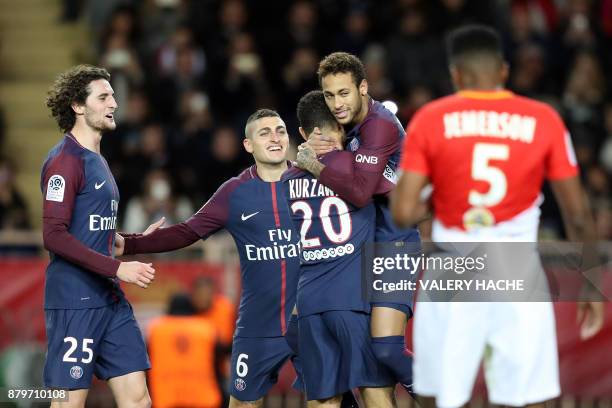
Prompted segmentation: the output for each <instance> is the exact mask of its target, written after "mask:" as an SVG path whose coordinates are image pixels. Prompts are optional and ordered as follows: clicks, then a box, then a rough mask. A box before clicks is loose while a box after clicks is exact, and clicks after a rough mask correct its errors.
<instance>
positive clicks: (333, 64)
mask: <svg viewBox="0 0 612 408" xmlns="http://www.w3.org/2000/svg"><path fill="white" fill-rule="evenodd" d="M318 75H319V83H320V84H321V88H322V90H323V94H324V96H325V102H326V104H327V106H328V108H329V110H330V111H331V113H332V114H333V115H334V117H335V118H336V120H337V122H338V123H339V124H340V125H342V126H343V127H344V128H345V129H346V130H347V137H346V149H347V150H348V151H349V152H350V153H351V154H350V157H349V156H348V155H347V156H346V160H348V161H349V162H345V161H336V160H334V161H329V162H327V163H325V164H323V163H321V162H319V161H318V160H317V157H316V155H317V154H323V153H326V152H329V151H330V150H332V149H334V148H335V143H336V142H335V141H334V140H332V138H331V137H329V136H328V135H326V134H325V133H321V132H315V133H314V134H313V135H312V136H311V137H310V139H309V141H308V143H304V144H303V145H302V146H300V147H299V153H298V158H297V164H298V167H300V168H303V169H305V170H307V171H309V172H310V173H312V174H313V175H314V176H315V177H316V178H317V179H318V180H319V181H320V182H321V183H322V184H324V185H325V186H327V187H329V188H331V189H332V190H333V191H335V192H336V193H337V194H338V195H339V196H340V197H341V198H342V199H344V200H346V201H347V202H349V203H351V204H353V205H355V206H357V207H361V206H364V205H366V203H368V202H369V201H370V200H371V199H372V197H374V203H375V207H376V235H375V240H376V242H394V241H404V242H419V241H420V238H419V233H418V231H417V230H416V229H414V228H409V229H400V228H397V227H396V226H395V224H394V223H393V222H392V220H391V214H390V212H389V208H388V193H389V192H390V191H391V190H392V189H393V188H394V187H395V183H396V180H397V177H396V174H395V170H396V167H397V164H398V162H399V156H400V148H401V141H402V139H403V138H404V135H405V132H404V129H403V127H402V126H401V124H400V122H399V121H398V120H397V118H396V117H395V115H394V114H393V113H391V112H390V111H389V110H388V109H386V108H385V107H384V106H383V105H382V104H381V103H380V102H377V101H375V100H373V99H372V98H370V96H369V95H368V83H367V80H366V78H365V69H364V67H363V64H362V62H361V61H360V60H359V59H358V58H357V57H355V56H354V55H351V54H348V53H344V52H336V53H333V54H330V55H328V56H327V57H325V58H324V59H323V60H322V61H321V62H320V64H319V70H318ZM422 209H423V216H424V215H425V211H424V207H423V208H422ZM412 301H413V300H412V298H411V296H407V297H406V301H405V302H404V303H402V304H398V303H390V302H389V303H374V304H372V324H371V335H372V347H373V349H374V352H375V354H376V357H377V358H378V359H379V360H380V362H381V363H383V364H384V365H386V366H387V367H388V368H389V369H390V370H391V371H392V372H393V373H394V375H395V378H396V380H397V382H399V383H400V384H401V385H402V386H403V387H404V388H405V389H406V390H407V391H409V392H410V391H411V385H412V357H411V354H410V353H409V352H408V350H407V349H406V345H405V341H404V333H405V331H406V321H407V319H408V318H410V316H412V308H411V307H412Z"/></svg>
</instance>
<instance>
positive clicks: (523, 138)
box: [391, 26, 602, 407]
mask: <svg viewBox="0 0 612 408" xmlns="http://www.w3.org/2000/svg"><path fill="white" fill-rule="evenodd" d="M501 50H502V47H501V44H500V39H499V36H498V34H497V33H496V32H495V31H493V30H492V29H490V28H487V27H485V26H466V27H463V28H460V29H458V30H456V31H454V32H453V33H451V35H450V36H449V39H448V57H449V61H450V67H449V68H450V74H451V77H452V80H453V83H454V85H455V87H456V88H457V89H458V92H457V93H455V94H454V95H451V96H448V97H444V98H441V99H439V100H436V101H434V102H431V103H429V104H427V105H425V106H424V107H423V108H421V109H420V110H419V111H418V112H417V113H416V114H415V116H414V118H413V119H412V121H411V122H410V124H409V126H408V132H407V137H406V141H405V147H404V150H403V157H402V160H401V165H400V167H401V169H402V170H403V171H404V173H403V175H402V176H401V179H400V181H399V183H398V186H397V188H396V190H395V192H394V195H393V199H392V203H391V204H392V206H391V208H392V213H393V217H394V219H395V221H396V222H397V223H398V224H399V225H410V224H411V223H413V222H414V221H415V219H416V216H417V214H416V213H418V211H417V210H415V208H416V207H418V206H420V205H421V204H420V199H419V194H420V193H421V190H422V189H423V187H425V186H426V184H428V183H431V184H432V186H433V196H432V205H433V212H434V217H435V218H434V221H433V232H432V238H433V240H434V241H437V242H457V241H467V242H477V241H523V242H536V240H537V231H538V221H539V216H540V210H539V208H538V207H539V203H540V198H539V196H540V189H541V187H542V183H543V181H544V178H546V179H548V180H549V181H550V183H551V186H552V189H553V191H554V193H555V196H556V198H557V201H558V203H559V205H560V207H561V213H562V215H563V218H564V220H565V224H566V229H567V234H568V237H569V238H570V239H572V240H577V241H580V242H589V241H591V242H592V241H593V240H594V238H595V237H594V229H593V221H592V219H591V216H590V215H589V209H588V207H587V206H586V203H585V200H584V192H583V190H582V188H581V186H580V182H579V178H578V167H577V165H576V158H575V156H574V151H573V148H572V144H571V140H570V135H569V133H568V131H567V130H566V128H565V126H564V125H563V122H562V121H561V119H560V118H559V116H558V115H557V113H556V112H555V111H554V110H553V109H551V108H550V107H549V106H548V105H546V104H544V103H540V102H537V101H534V100H532V99H528V98H524V97H520V96H517V95H514V94H513V93H512V92H510V91H508V90H506V89H504V83H505V81H506V79H507V78H508V66H507V64H506V63H505V62H504V59H503V56H502V51H501ZM517 262H518V261H517ZM518 267H520V266H518ZM581 308H582V310H583V311H584V312H585V313H586V314H587V315H588V318H587V319H586V320H585V323H584V324H583V327H582V335H583V336H591V335H593V334H595V333H596V332H597V331H598V330H599V329H600V328H601V324H602V306H601V303H595V302H593V303H583V304H581ZM450 316H452V320H451V317H450ZM446 319H448V321H447V320H446ZM451 322H452V324H451ZM470 322H472V324H470ZM475 322H476V323H475ZM414 347H415V356H414V359H415V360H414V377H415V383H414V388H415V391H416V392H417V393H418V394H420V395H421V396H426V397H435V403H436V405H437V406H439V407H459V406H462V405H463V404H465V403H466V402H468V400H469V398H470V394H471V390H472V385H473V382H474V379H475V377H476V372H477V370H478V367H479V363H480V360H481V358H482V356H483V353H484V350H485V347H489V349H490V350H491V351H492V352H491V353H487V354H488V357H487V363H488V364H487V365H486V372H487V375H486V378H487V385H488V390H489V394H488V395H489V399H490V401H491V402H492V403H494V404H500V405H510V406H522V405H527V404H535V403H540V402H543V401H545V400H548V399H551V398H555V397H556V396H558V395H559V392H560V389H559V379H558V361H557V343H556V339H555V323H554V314H553V308H552V304H551V303H547V302H542V303H535V302H533V303H514V302H497V303H476V304H474V303H459V302H454V303H453V302H447V303H442V302H420V303H419V305H418V307H417V308H416V316H415V326H414ZM458 347H461V352H459V353H457V352H456V350H457V348H458ZM432 402H433V401H432V400H431V398H429V399H428V400H426V403H427V404H428V405H431V404H432Z"/></svg>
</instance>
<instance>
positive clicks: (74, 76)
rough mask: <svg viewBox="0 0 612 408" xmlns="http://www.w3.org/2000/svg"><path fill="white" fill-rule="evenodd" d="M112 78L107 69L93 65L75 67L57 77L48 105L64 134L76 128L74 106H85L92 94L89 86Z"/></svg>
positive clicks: (48, 97) (48, 98) (51, 89)
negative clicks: (100, 80)
mask: <svg viewBox="0 0 612 408" xmlns="http://www.w3.org/2000/svg"><path fill="white" fill-rule="evenodd" d="M110 77H111V76H110V74H109V73H108V71H107V70H106V69H104V68H100V67H94V66H92V65H77V66H74V67H72V68H70V69H69V70H68V71H66V72H63V73H61V74H60V75H59V76H58V77H57V79H56V80H55V82H54V83H53V85H52V86H51V88H50V89H49V92H48V93H47V100H46V104H47V107H48V108H49V109H51V115H52V116H53V117H54V118H55V121H56V122H57V124H58V126H59V128H60V129H61V130H62V132H67V131H69V130H70V129H72V128H73V127H74V124H75V122H76V113H75V112H74V111H73V110H72V104H73V103H77V104H79V105H84V104H85V100H86V99H87V97H88V96H89V94H90V93H91V88H90V87H89V84H90V83H91V82H92V81H95V80H97V79H106V80H107V81H110Z"/></svg>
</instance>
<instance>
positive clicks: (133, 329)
mask: <svg viewBox="0 0 612 408" xmlns="http://www.w3.org/2000/svg"><path fill="white" fill-rule="evenodd" d="M45 328H46V331H47V359H46V361H45V369H44V374H43V376H44V384H45V386H46V387H51V388H67V389H71V390H75V389H83V388H89V386H90V385H91V381H92V376H93V375H94V374H95V375H96V377H98V378H99V379H101V380H108V379H109V378H113V377H118V376H121V375H124V374H128V373H132V372H135V371H144V370H148V369H149V368H151V363H150V362H149V356H148V355H147V348H146V346H145V342H144V340H143V338H142V333H141V332H140V329H139V328H138V324H137V323H136V319H134V312H133V311H132V306H131V305H130V304H129V303H128V302H127V301H126V300H122V301H120V302H117V303H113V304H111V305H108V306H104V307H99V308H96V309H48V310H45Z"/></svg>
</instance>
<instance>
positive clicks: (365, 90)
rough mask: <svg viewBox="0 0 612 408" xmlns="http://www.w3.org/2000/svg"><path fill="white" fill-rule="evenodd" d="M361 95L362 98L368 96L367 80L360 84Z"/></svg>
mask: <svg viewBox="0 0 612 408" xmlns="http://www.w3.org/2000/svg"><path fill="white" fill-rule="evenodd" d="M359 94H360V95H361V96H366V95H367V94H368V81H367V80H366V79H365V78H364V79H362V80H361V83H360V84H359Z"/></svg>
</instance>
